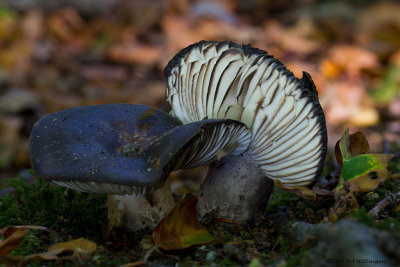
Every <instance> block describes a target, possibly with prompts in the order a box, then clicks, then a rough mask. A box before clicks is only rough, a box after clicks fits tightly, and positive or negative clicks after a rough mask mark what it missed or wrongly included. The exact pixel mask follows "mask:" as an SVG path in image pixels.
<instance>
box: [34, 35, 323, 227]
mask: <svg viewBox="0 0 400 267" xmlns="http://www.w3.org/2000/svg"><path fill="white" fill-rule="evenodd" d="M164 73H165V76H166V79H167V86H166V100H167V101H168V102H169V104H170V105H171V112H170V114H167V113H165V112H163V111H161V110H158V109H156V108H152V107H148V106H143V105H132V104H108V105H96V106H87V107H78V108H73V109H67V110H64V111H60V112H57V113H54V114H50V115H47V116H45V117H43V118H42V119H41V120H39V121H38V122H37V123H36V124H35V126H34V128H33V130H32V133H31V137H30V160H31V164H32V168H33V169H34V170H35V171H36V172H37V174H38V175H39V176H40V177H42V178H45V179H48V180H50V181H53V182H55V183H57V184H59V185H63V186H67V187H70V188H73V189H76V190H80V191H85V192H100V193H107V194H121V195H123V194H132V193H135V192H136V193H141V194H146V195H147V196H148V197H150V195H151V194H152V192H153V191H154V190H156V189H157V188H159V187H162V186H163V185H164V183H165V181H166V179H167V177H168V175H169V173H170V172H171V171H173V170H176V169H179V168H191V167H196V166H200V165H204V164H208V163H210V162H214V163H213V164H211V165H210V170H209V174H208V176H207V177H206V182H205V183H204V184H203V185H202V187H201V189H200V194H199V202H198V209H199V210H200V214H202V216H207V215H210V214H212V216H217V217H218V216H220V217H221V216H223V217H231V218H233V219H235V220H237V221H239V222H245V221H247V220H249V219H251V218H252V217H254V216H255V214H256V213H257V212H260V211H262V210H263V207H264V206H265V203H264V202H263V201H261V200H260V199H265V200H267V199H268V196H269V194H270V191H271V189H272V180H275V179H278V180H280V182H281V183H282V184H283V185H286V186H306V185H309V184H311V183H312V182H313V181H314V180H315V179H316V178H317V177H319V175H320V174H321V172H322V168H323V163H324V161H325V156H326V150H327V149H326V146H327V134H326V124H325V117H324V113H323V110H322V108H321V106H320V104H319V102H318V93H317V90H316V88H315V85H314V83H313V81H312V79H311V76H310V75H309V74H308V73H306V72H304V73H303V77H302V78H301V79H298V78H296V77H295V76H294V75H293V73H292V72H290V71H289V70H287V69H286V67H285V66H284V65H283V64H282V63H281V62H280V61H279V60H277V59H275V58H274V57H273V56H271V55H269V54H268V53H267V52H265V51H262V50H259V49H256V48H252V47H251V46H249V45H238V44H235V43H232V42H214V41H201V42H198V43H195V44H192V45H190V46H188V47H186V48H184V49H183V50H182V51H180V52H179V53H178V54H177V55H176V56H175V57H173V58H172V59H171V61H170V62H169V63H168V65H167V67H166V68H165V71H164ZM216 160H217V161H216ZM222 166H225V167H222ZM229 166H231V167H229ZM227 169H231V171H228V170H227ZM232 170H235V171H232ZM235 173H238V175H235ZM239 174H240V175H239ZM232 176H235V177H232ZM216 179H218V181H215V180H216ZM243 181H244V182H243ZM227 187H229V188H227ZM227 189H229V190H228V191H229V192H230V193H229V194H230V195H229V196H228V195H227V194H224V193H222V194H221V193H218V192H225V191H226V190H227ZM250 189H254V190H250ZM224 190H225V191H224ZM163 192H164V193H163V194H165V192H166V190H163ZM226 192H227V191H226ZM260 196H261V197H260ZM260 201H261V202H262V203H261V202H260ZM265 202H266V201H265ZM115 203H116V202H115ZM255 203H261V204H260V205H256V204H255ZM116 205H117V204H116ZM245 211H246V212H245ZM247 211H248V212H247ZM135 216H138V213H135ZM157 218H159V216H158V217H157ZM149 221H152V220H149ZM152 223H156V222H154V220H153V221H152ZM147 226H149V227H152V226H154V225H147ZM138 227H143V226H138ZM130 228H131V229H136V228H135V227H130Z"/></svg>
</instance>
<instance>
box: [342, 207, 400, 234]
mask: <svg viewBox="0 0 400 267" xmlns="http://www.w3.org/2000/svg"><path fill="white" fill-rule="evenodd" d="M348 217H349V218H354V219H357V221H359V222H360V223H363V224H365V225H367V226H369V227H372V228H377V229H380V230H385V231H390V232H398V233H400V214H398V213H395V214H390V216H389V217H387V218H384V219H380V220H377V219H374V218H373V217H372V216H370V215H369V214H368V212H367V210H366V209H365V208H360V209H358V210H356V211H354V212H352V213H350V214H349V215H348Z"/></svg>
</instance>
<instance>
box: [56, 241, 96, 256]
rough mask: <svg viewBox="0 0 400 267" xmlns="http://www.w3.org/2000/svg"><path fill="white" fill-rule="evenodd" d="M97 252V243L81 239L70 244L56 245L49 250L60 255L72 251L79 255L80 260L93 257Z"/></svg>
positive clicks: (69, 242)
mask: <svg viewBox="0 0 400 267" xmlns="http://www.w3.org/2000/svg"><path fill="white" fill-rule="evenodd" d="M96 250H97V245H96V243H94V242H92V241H89V240H87V239H84V238H82V237H81V238H78V239H74V240H71V241H68V242H61V243H57V244H54V245H53V246H51V247H50V248H49V249H48V252H50V253H54V254H56V255H58V254H60V253H62V252H65V251H70V252H73V253H74V254H75V255H79V257H80V258H83V259H85V258H88V257H89V256H90V255H92V254H93V253H94V252H95V251H96Z"/></svg>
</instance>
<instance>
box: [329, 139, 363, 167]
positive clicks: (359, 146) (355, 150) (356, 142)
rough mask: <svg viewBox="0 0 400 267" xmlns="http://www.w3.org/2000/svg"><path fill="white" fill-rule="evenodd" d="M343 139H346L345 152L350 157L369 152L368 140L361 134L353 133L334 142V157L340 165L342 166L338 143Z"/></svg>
mask: <svg viewBox="0 0 400 267" xmlns="http://www.w3.org/2000/svg"><path fill="white" fill-rule="evenodd" d="M347 133H348V132H347ZM343 138H347V139H348V141H347V142H346V144H347V143H348V144H347V145H348V147H347V150H348V151H349V152H350V156H351V157H355V156H358V155H361V154H366V153H368V151H369V144H368V140H367V138H366V137H365V135H364V134H363V133H362V132H355V133H352V134H348V135H347V136H345V135H344V136H343V137H342V138H341V139H340V140H338V141H337V142H336V145H335V156H336V160H337V162H338V163H339V164H340V165H343V158H342V153H341V151H340V148H339V142H340V141H341V140H343Z"/></svg>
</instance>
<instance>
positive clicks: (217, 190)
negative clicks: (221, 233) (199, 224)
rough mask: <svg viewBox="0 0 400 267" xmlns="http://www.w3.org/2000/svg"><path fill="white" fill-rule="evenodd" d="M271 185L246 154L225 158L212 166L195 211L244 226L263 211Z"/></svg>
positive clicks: (271, 182) (204, 215)
mask: <svg viewBox="0 0 400 267" xmlns="http://www.w3.org/2000/svg"><path fill="white" fill-rule="evenodd" d="M273 185H274V183H273V181H272V180H271V179H269V178H267V177H266V176H265V175H264V174H263V173H262V171H261V170H260V169H259V168H258V166H257V165H256V164H255V163H254V161H253V160H252V158H251V155H250V154H249V153H244V154H242V155H239V156H228V157H225V158H223V159H221V160H220V161H215V162H213V163H211V165H210V168H209V171H208V174H207V177H206V179H205V181H204V183H203V184H202V186H201V188H200V191H199V192H198V198H199V202H198V204H197V210H198V212H199V215H200V216H201V217H202V218H204V217H216V218H226V219H232V220H234V221H236V222H238V223H245V222H247V221H249V220H251V219H254V217H255V216H256V215H257V214H259V213H260V212H263V211H264V209H265V206H266V204H267V202H268V199H269V196H270V194H271V192H272V188H273Z"/></svg>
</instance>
